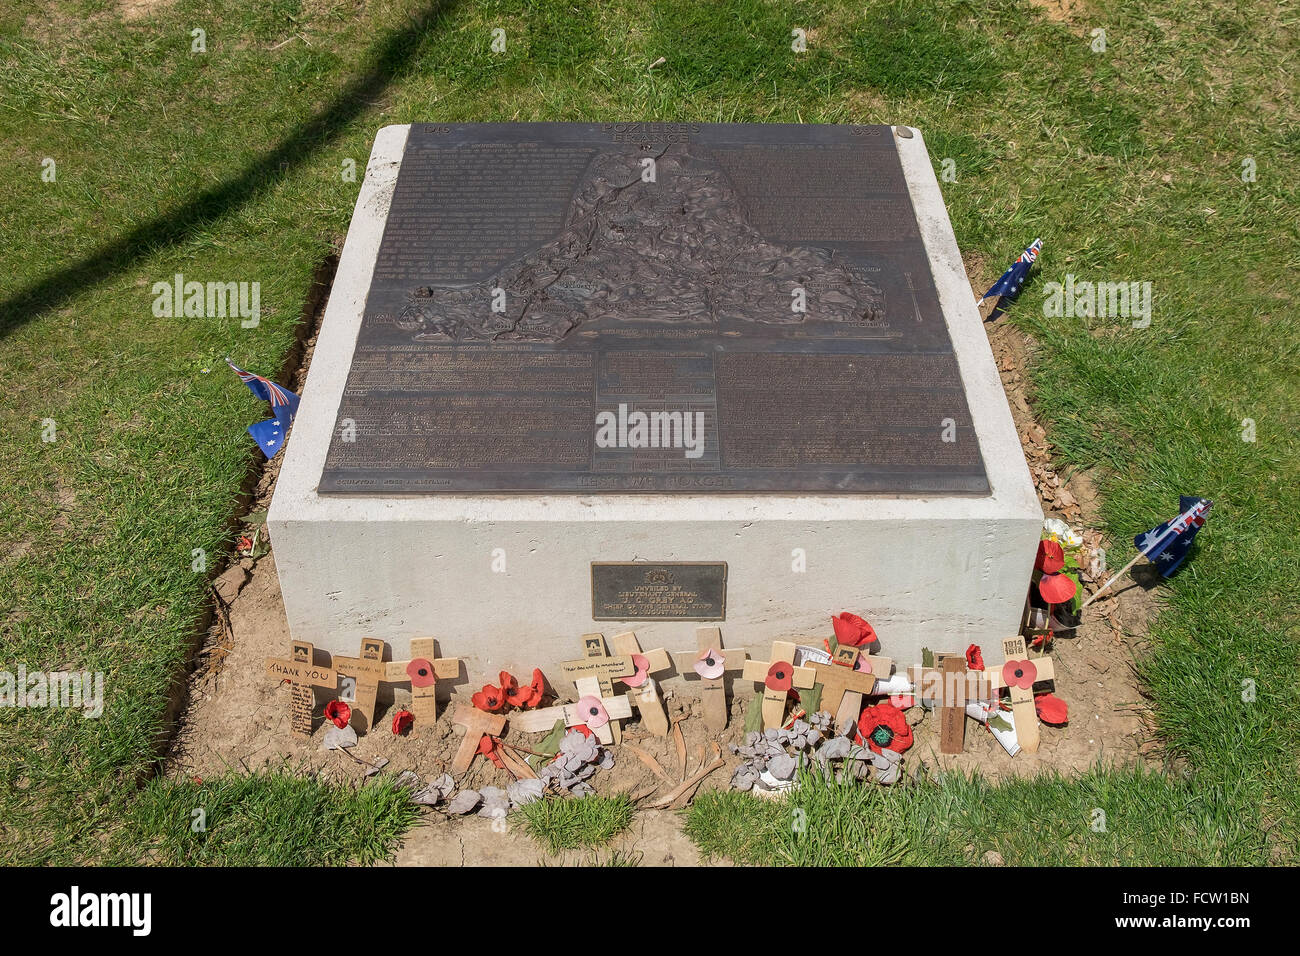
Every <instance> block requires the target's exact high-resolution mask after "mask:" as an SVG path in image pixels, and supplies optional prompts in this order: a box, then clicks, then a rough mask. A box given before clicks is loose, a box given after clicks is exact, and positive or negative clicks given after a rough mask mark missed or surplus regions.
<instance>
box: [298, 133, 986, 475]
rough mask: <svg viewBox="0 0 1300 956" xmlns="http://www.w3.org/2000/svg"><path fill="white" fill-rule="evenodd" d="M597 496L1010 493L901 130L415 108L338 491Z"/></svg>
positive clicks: (362, 348)
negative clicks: (900, 146) (598, 120)
mask: <svg viewBox="0 0 1300 956" xmlns="http://www.w3.org/2000/svg"><path fill="white" fill-rule="evenodd" d="M801 306H802V310H801V309H800V307H801ZM945 438H947V439H948V440H945ZM592 491H603V492H612V493H619V492H655V493H662V492H675V491H676V492H695V493H700V492H818V493H859V494H861V493H897V494H908V493H929V492H946V493H969V494H987V493H988V482H987V479H986V478H985V473H984V466H983V462H982V461H981V459H980V454H979V448H978V444H977V442H976V439H975V434H974V430H973V428H972V426H971V419H970V412H969V410H968V408H967V404H966V399H965V394H964V392H963V389H962V384H961V377H960V374H959V372H958V369H957V363H956V360H955V358H954V356H953V352H952V346H951V343H950V341H949V338H948V333H947V328H946V327H945V325H944V321H943V316H942V314H941V312H940V308H939V302H938V297H937V295H936V292H935V288H934V282H933V280H932V278H931V275H930V267H929V261H928V259H927V257H926V255H925V250H924V248H923V247H922V244H921V240H920V237H919V233H918V229H917V225H916V219H915V215H914V213H913V209H912V203H911V198H910V196H909V194H908V192H907V185H906V183H905V181H904V178H903V173H902V168H901V166H900V164H899V159H898V154H897V150H896V146H895V141H894V134H893V132H892V131H891V129H890V128H889V127H887V126H798V125H771V126H765V125H711V124H695V123H689V124H671V123H612V124H603V125H602V124H580V123H537V124H530V123H488V124H474V123H470V124H458V125H450V126H433V125H417V126H414V127H412V129H411V133H410V138H409V140H408V143H407V147H406V153H405V156H404V158H403V161H402V166H401V171H400V173H399V174H398V178H397V183H396V186H395V190H394V195H393V201H392V208H391V210H390V212H389V214H388V220H387V225H386V227H385V231H384V236H383V240H382V243H381V246H380V250H379V256H378V261H377V264H376V268H375V273H374V278H373V281H372V284H371V287H370V292H369V297H368V299H367V302H366V307H365V314H364V318H363V320H362V326H361V331H360V334H359V336H358V339H357V346H356V352H355V355H354V357H353V363H352V368H351V370H350V372H349V375H348V380H347V385H346V388H345V391H344V396H343V401H342V404H341V406H340V408H339V413H338V422H337V423H336V427H335V431H334V437H333V440H332V443H331V446H330V449H329V454H328V457H327V460H326V464H325V469H324V472H323V474H322V476H321V482H320V492H321V493H322V494H372V495H373V494H384V495H393V494H396V495H403V494H405V495H410V494H430V493H438V492H592Z"/></svg>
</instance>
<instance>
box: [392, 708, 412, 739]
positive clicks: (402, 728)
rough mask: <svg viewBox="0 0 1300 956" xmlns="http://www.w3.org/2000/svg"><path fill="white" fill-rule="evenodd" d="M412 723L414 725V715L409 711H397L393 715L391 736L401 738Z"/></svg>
mask: <svg viewBox="0 0 1300 956" xmlns="http://www.w3.org/2000/svg"><path fill="white" fill-rule="evenodd" d="M413 723H415V714H413V713H411V712H410V711H409V710H399V711H398V712H397V713H395V714H393V736H394V737H400V736H402V735H403V734H404V733H406V732H407V731H408V730H410V729H411V725H412V724H413Z"/></svg>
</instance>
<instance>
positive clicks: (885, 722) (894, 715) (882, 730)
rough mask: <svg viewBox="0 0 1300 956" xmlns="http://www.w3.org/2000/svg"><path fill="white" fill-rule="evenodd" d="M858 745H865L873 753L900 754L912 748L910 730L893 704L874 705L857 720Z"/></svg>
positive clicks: (905, 720) (904, 718) (901, 713)
mask: <svg viewBox="0 0 1300 956" xmlns="http://www.w3.org/2000/svg"><path fill="white" fill-rule="evenodd" d="M858 743H859V744H866V745H867V746H868V747H870V748H871V750H872V751H874V752H875V753H881V752H882V751H885V750H892V751H894V752H895V753H900V754H901V753H902V752H903V751H904V750H906V749H907V748H908V747H910V746H912V728H911V727H909V726H908V725H907V718H906V717H904V716H903V712H902V711H901V710H899V709H898V708H897V707H895V706H894V705H893V704H889V703H881V704H876V705H874V706H872V707H868V708H867V709H866V710H864V711H863V712H862V716H861V717H859V718H858Z"/></svg>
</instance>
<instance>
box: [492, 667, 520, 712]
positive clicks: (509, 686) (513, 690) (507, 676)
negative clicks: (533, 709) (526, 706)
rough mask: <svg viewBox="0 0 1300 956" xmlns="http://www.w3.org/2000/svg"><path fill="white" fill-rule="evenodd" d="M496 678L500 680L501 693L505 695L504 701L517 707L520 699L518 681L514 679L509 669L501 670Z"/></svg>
mask: <svg viewBox="0 0 1300 956" xmlns="http://www.w3.org/2000/svg"><path fill="white" fill-rule="evenodd" d="M497 678H498V680H500V682H501V693H502V695H503V696H504V697H505V699H506V703H507V704H511V705H513V706H515V707H518V706H519V700H520V694H519V681H517V680H515V675H514V674H512V673H510V672H509V671H502V672H501V673H500V674H498V675H497Z"/></svg>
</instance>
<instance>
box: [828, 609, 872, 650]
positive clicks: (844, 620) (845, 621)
mask: <svg viewBox="0 0 1300 956" xmlns="http://www.w3.org/2000/svg"><path fill="white" fill-rule="evenodd" d="M831 627H833V628H835V640H837V641H838V642H839V643H841V644H848V645H850V646H851V647H862V646H864V645H866V644H874V643H876V631H875V628H873V627H872V626H871V625H870V624H868V623H867V622H866V621H864V620H863V619H862V618H860V617H858V616H857V615H856V614H850V613H849V612H848V611H844V612H843V613H841V614H840V615H839V616H838V617H833V618H831Z"/></svg>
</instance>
